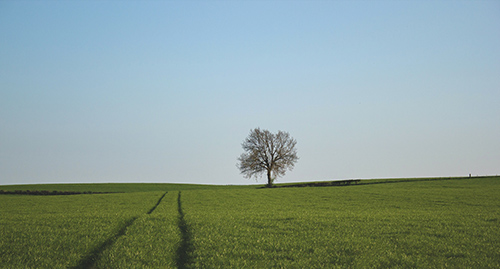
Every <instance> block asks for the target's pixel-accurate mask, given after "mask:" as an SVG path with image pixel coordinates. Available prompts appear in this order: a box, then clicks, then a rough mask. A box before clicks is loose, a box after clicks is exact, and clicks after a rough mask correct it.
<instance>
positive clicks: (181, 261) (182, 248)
mask: <svg viewBox="0 0 500 269" xmlns="http://www.w3.org/2000/svg"><path fill="white" fill-rule="evenodd" d="M177 208H178V211H179V230H181V237H182V238H181V243H180V245H179V248H178V249H177V261H176V263H177V268H180V269H184V268H187V265H188V264H189V263H190V259H191V257H190V256H191V255H190V253H191V251H192V245H191V233H190V231H189V227H188V225H187V223H186V221H185V220H184V212H183V211H182V201H181V192H179V196H178V197H177Z"/></svg>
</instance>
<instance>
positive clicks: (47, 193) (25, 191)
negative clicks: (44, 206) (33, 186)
mask: <svg viewBox="0 0 500 269" xmlns="http://www.w3.org/2000/svg"><path fill="white" fill-rule="evenodd" d="M104 193H115V192H95V191H84V192H80V191H39V190H35V191H30V190H24V191H21V190H15V191H5V190H0V194H17V195H75V194H104Z"/></svg>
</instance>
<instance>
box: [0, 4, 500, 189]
mask: <svg viewBox="0 0 500 269" xmlns="http://www.w3.org/2000/svg"><path fill="white" fill-rule="evenodd" d="M255 127H260V128H263V129H268V130H270V131H272V132H276V131H278V130H283V131H288V132H289V133H290V135H291V136H292V137H294V138H295V139H296V140H297V148H298V155H299V157H300V160H299V161H298V162H297V164H296V167H295V169H294V170H293V171H291V172H288V173H287V175H285V177H283V178H280V179H278V181H277V182H295V181H312V180H314V181H317V180H331V179H345V178H381V177H421V176H456V175H468V174H469V173H472V174H473V175H476V174H477V175H486V174H488V175H491V174H500V2H499V1H305V0H304V1H0V184H15V183H19V184H21V183H58V182H70V183H71V182H184V183H208V184H251V183H255V181H253V180H248V179H245V178H243V177H242V176H241V175H240V173H239V171H238V169H237V168H236V162H237V158H238V156H239V155H240V154H241V153H242V149H241V142H243V140H244V139H245V137H246V136H247V135H248V133H249V131H250V129H253V128H255ZM261 182H262V183H264V180H262V181H261Z"/></svg>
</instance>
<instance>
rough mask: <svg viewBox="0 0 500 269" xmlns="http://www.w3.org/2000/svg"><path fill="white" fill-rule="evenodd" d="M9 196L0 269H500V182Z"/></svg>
mask: <svg viewBox="0 0 500 269" xmlns="http://www.w3.org/2000/svg"><path fill="white" fill-rule="evenodd" d="M363 183H377V184H360V185H351V186H342V187H302V188H273V189H261V188H257V187H256V186H243V187H242V186H204V185H182V184H78V185H76V184H75V185H64V184H62V185H24V186H0V189H2V190H35V189H39V190H51V191H52V190H58V191H82V192H83V191H94V192H121V193H111V194H81V195H64V196H63V195H61V196H33V195H12V194H8V195H6V194H4V195H0V205H1V207H0V216H1V217H0V268H221V267H222V268H278V267H279V268H360V267H361V268H366V267H369V268H386V267H401V268H407V267H413V268H429V267H430V268H442V267H449V268H500V229H499V228H500V177H483V178H470V179H469V178H460V179H459V178H456V179H446V180H445V179H436V180H431V179H408V180H385V181H384V180H377V181H363Z"/></svg>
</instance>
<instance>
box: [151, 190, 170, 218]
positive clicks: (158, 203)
mask: <svg viewBox="0 0 500 269" xmlns="http://www.w3.org/2000/svg"><path fill="white" fill-rule="evenodd" d="M167 193H168V191H167V192H165V193H164V194H163V195H162V197H160V199H159V200H158V202H157V203H156V205H155V206H153V208H151V210H149V212H148V214H151V213H153V211H155V209H156V208H157V207H158V205H160V203H161V200H162V199H163V197H165V195H167Z"/></svg>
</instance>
